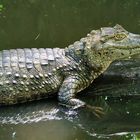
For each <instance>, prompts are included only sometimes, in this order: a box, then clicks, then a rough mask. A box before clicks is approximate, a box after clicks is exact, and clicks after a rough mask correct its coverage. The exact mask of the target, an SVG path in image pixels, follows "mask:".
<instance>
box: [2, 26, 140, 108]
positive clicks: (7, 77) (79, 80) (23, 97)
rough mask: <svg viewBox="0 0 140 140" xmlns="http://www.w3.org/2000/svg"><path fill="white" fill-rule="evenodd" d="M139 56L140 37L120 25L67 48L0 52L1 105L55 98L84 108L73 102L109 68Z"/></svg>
mask: <svg viewBox="0 0 140 140" xmlns="http://www.w3.org/2000/svg"><path fill="white" fill-rule="evenodd" d="M139 53H140V35H138V34H133V33H130V32H128V31H127V30H125V29H124V28H123V27H122V26H121V25H118V24H117V25H115V26H114V27H103V28H100V29H98V30H92V31H91V32H90V33H89V34H87V36H86V37H84V38H81V39H80V41H76V42H74V43H73V44H71V45H69V46H68V47H66V48H38V49H37V48H24V49H20V48H19V49H10V50H2V51H0V105H13V104H18V103H23V102H27V101H33V100H39V99H44V98H47V97H51V96H54V95H57V97H58V101H59V102H60V103H61V104H64V105H68V106H71V107H72V108H79V107H84V106H86V105H87V104H86V103H85V102H84V101H82V100H79V99H78V98H76V95H77V93H79V92H80V91H82V90H84V89H85V88H87V87H88V86H89V85H90V84H91V83H92V82H93V81H94V79H96V78H97V77H99V75H101V74H102V73H103V72H104V71H106V69H107V68H108V67H109V65H110V64H111V63H112V62H113V61H115V60H120V59H124V58H129V57H131V56H132V55H135V54H139Z"/></svg>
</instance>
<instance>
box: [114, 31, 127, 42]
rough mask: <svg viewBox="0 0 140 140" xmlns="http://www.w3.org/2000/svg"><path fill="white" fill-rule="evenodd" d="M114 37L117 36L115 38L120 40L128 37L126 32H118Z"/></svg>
mask: <svg viewBox="0 0 140 140" xmlns="http://www.w3.org/2000/svg"><path fill="white" fill-rule="evenodd" d="M114 37H115V40H118V41H120V40H123V39H124V38H125V37H126V34H125V33H118V34H116V35H115V36H114Z"/></svg>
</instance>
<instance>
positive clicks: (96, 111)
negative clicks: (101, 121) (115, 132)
mask: <svg viewBox="0 0 140 140" xmlns="http://www.w3.org/2000/svg"><path fill="white" fill-rule="evenodd" d="M86 108H87V109H88V110H90V111H91V112H92V113H93V114H94V115H95V116H96V117H97V118H101V116H102V115H105V112H104V111H103V108H102V107H96V106H91V105H86Z"/></svg>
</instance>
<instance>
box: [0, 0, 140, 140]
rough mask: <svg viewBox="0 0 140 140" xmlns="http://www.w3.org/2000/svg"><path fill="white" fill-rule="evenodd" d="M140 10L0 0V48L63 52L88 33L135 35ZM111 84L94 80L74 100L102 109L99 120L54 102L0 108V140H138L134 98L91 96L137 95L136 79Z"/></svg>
mask: <svg viewBox="0 0 140 140" xmlns="http://www.w3.org/2000/svg"><path fill="white" fill-rule="evenodd" d="M139 7H140V1H139V0H0V49H1V50H2V49H10V48H24V47H40V48H41V47H65V46H67V45H69V44H71V43H73V42H74V41H76V40H79V39H80V38H81V37H84V36H85V35H86V34H87V33H88V32H89V31H90V30H92V29H98V28H100V27H102V26H114V25H115V24H116V23H119V24H121V25H123V26H124V27H125V28H126V29H127V30H129V31H130V32H135V33H140V10H139ZM126 70H127V69H126ZM131 73H132V76H133V72H131ZM114 79H115V78H114ZM114 79H113V82H111V81H110V80H111V79H110V80H109V81H108V82H106V81H102V82H101V81H100V80H99V82H97V83H96V84H93V85H92V86H91V87H90V88H89V89H88V90H86V91H84V92H83V93H86V94H87V95H85V94H84V95H83V96H80V97H79V98H81V99H83V100H85V101H86V102H88V103H89V104H91V105H98V106H102V107H103V108H104V110H105V112H106V114H105V115H104V116H103V117H102V118H101V119H98V118H96V117H95V116H94V115H93V114H92V113H91V112H88V111H87V110H75V111H72V110H67V109H65V108H61V107H60V106H58V102H57V100H56V99H47V100H43V101H38V102H33V103H29V104H24V105H18V106H11V107H4V108H1V109H0V140H91V139H94V140H96V139H97V140H98V139H99V140H106V139H111V140H138V139H140V109H139V106H140V102H139V99H140V98H139V97H138V96H136V97H132V96H130V97H108V96H97V97H94V96H93V94H94V93H105V94H113V93H115V95H121V94H122V93H124V94H128V93H129V94H130V95H131V93H136V94H139V91H140V90H139V85H140V84H139V80H136V81H135V79H133V78H132V79H131V80H129V81H128V80H124V81H123V80H120V81H118V79H117V78H116V79H117V81H115V80H116V79H115V80H114ZM126 81H127V82H126ZM94 86H95V88H94Z"/></svg>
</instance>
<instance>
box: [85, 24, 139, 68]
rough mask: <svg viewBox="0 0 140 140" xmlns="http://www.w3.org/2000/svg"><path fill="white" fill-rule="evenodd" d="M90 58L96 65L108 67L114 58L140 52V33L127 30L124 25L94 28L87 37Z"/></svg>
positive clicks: (87, 49) (126, 56)
mask: <svg viewBox="0 0 140 140" xmlns="http://www.w3.org/2000/svg"><path fill="white" fill-rule="evenodd" d="M85 40H86V52H87V56H88V60H89V62H90V64H91V65H93V66H94V67H95V66H97V69H98V66H99V67H103V69H106V68H107V67H108V66H109V64H110V63H111V62H112V61H114V60H119V59H122V58H129V57H131V56H132V55H135V54H139V53H140V35H137V34H133V33H130V32H128V31H126V30H125V29H124V28H123V27H122V26H120V25H116V26H114V27H104V28H101V29H100V30H93V31H92V32H91V33H90V34H88V35H87V37H86V38H85Z"/></svg>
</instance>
